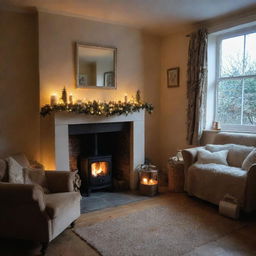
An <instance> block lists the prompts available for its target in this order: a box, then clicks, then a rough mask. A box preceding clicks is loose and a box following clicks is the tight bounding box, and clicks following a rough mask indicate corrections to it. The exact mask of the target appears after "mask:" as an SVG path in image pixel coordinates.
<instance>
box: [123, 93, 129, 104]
mask: <svg viewBox="0 0 256 256" xmlns="http://www.w3.org/2000/svg"><path fill="white" fill-rule="evenodd" d="M127 100H128V96H127V94H125V95H124V102H125V103H127Z"/></svg>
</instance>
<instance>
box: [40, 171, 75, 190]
mask: <svg viewBox="0 0 256 256" xmlns="http://www.w3.org/2000/svg"><path fill="white" fill-rule="evenodd" d="M75 175H76V172H71V171H45V176H46V181H47V186H48V188H49V190H50V191H51V193H61V192H72V191H74V179H75Z"/></svg>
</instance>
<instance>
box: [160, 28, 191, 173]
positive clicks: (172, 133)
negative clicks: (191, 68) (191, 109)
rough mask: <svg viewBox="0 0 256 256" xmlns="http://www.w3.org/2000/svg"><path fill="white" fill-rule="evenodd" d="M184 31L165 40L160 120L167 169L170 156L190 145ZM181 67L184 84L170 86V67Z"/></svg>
mask: <svg viewBox="0 0 256 256" xmlns="http://www.w3.org/2000/svg"><path fill="white" fill-rule="evenodd" d="M188 32H190V31H184V32H181V33H177V34H172V35H170V36H168V37H165V38H163V40H162V44H161V88H160V113H161V117H160V124H161V133H160V136H161V139H160V140H161V148H160V161H161V167H162V169H163V170H166V166H167V161H168V158H169V157H170V156H173V155H176V152H177V150H178V149H183V148H186V147H187V143H186V108H187V96H186V86H187V85H186V82H187V60H188V44H189V38H188V37H186V34H187V33H188ZM173 67H179V68H180V86H179V87H175V88H168V87H167V74H166V73H167V69H168V68H173Z"/></svg>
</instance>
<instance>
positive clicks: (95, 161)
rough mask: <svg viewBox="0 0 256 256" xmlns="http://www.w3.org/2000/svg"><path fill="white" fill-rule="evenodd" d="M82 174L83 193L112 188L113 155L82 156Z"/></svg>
mask: <svg viewBox="0 0 256 256" xmlns="http://www.w3.org/2000/svg"><path fill="white" fill-rule="evenodd" d="M80 176H81V179H82V186H81V192H82V193H86V194H88V195H89V194H90V192H91V191H95V190H99V189H105V188H112V156H90V157H82V158H81V162H80Z"/></svg>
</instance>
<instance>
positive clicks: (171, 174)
mask: <svg viewBox="0 0 256 256" xmlns="http://www.w3.org/2000/svg"><path fill="white" fill-rule="evenodd" d="M184 179H185V178H184V161H180V160H178V158H177V157H175V156H174V157H170V158H169V161H168V190H169V191H171V192H184Z"/></svg>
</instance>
